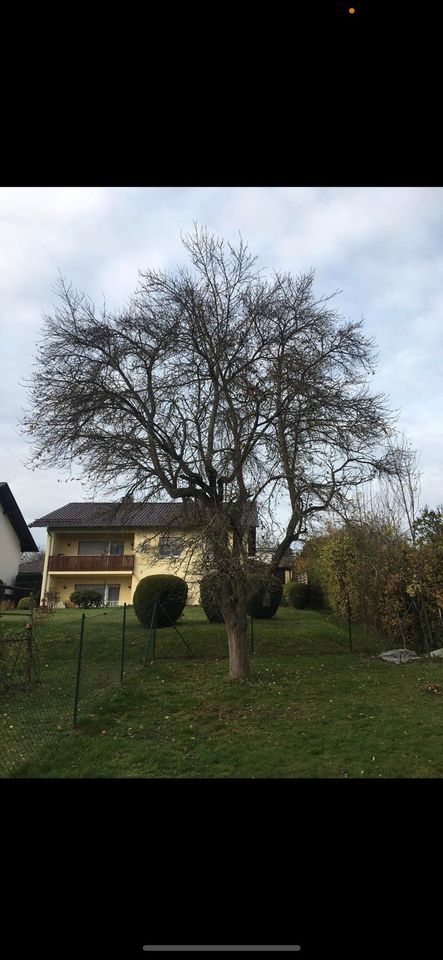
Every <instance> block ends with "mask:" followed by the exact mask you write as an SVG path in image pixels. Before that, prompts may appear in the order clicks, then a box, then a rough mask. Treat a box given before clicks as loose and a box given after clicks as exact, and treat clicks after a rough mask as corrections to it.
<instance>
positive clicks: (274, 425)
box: [23, 226, 392, 679]
mask: <svg viewBox="0 0 443 960" xmlns="http://www.w3.org/2000/svg"><path fill="white" fill-rule="evenodd" d="M183 243H184V246H185V249H186V250H187V252H188V254H189V256H190V260H191V267H190V268H189V269H184V268H177V270H176V271H175V272H161V271H154V270H148V271H147V272H146V273H143V274H140V282H139V287H138V289H137V290H136V292H135V294H134V296H133V298H132V300H131V301H130V303H129V305H128V307H127V308H126V309H124V310H122V311H121V312H119V313H109V312H108V311H107V310H106V308H105V307H103V309H102V310H101V312H100V313H98V312H97V311H96V309H95V307H94V304H93V303H92V302H91V301H90V300H89V299H88V298H87V297H86V296H85V295H84V294H80V293H78V292H77V291H76V290H74V289H73V288H72V287H71V286H70V285H69V284H67V283H66V282H65V281H64V280H63V279H62V278H60V280H59V283H58V287H57V291H58V297H59V301H58V306H57V307H56V309H55V312H54V314H53V316H48V317H46V318H45V325H44V332H43V340H42V344H41V347H40V351H39V356H38V360H37V363H36V369H35V373H34V376H33V379H32V381H31V385H30V408H29V411H28V412H27V414H26V415H25V417H24V420H23V429H24V430H25V431H26V432H27V433H28V434H29V435H30V437H31V440H32V441H33V449H34V454H33V459H32V465H33V466H34V467H35V466H39V465H42V466H53V465H58V466H62V467H68V468H70V467H71V466H72V465H73V464H79V465H80V467H81V469H82V471H83V476H84V478H85V481H86V482H87V484H88V485H89V486H90V488H91V489H92V490H94V491H95V490H98V489H102V490H103V489H104V490H106V492H107V494H111V493H112V494H114V495H115V493H118V494H119V495H121V496H122V497H125V496H126V497H129V498H131V497H134V495H137V496H139V497H140V496H141V497H143V498H147V499H149V498H154V497H157V498H158V497H160V498H164V497H169V498H173V499H181V500H182V501H183V503H184V504H186V505H188V508H189V518H190V523H191V524H192V523H194V527H195V532H196V539H197V540H198V542H199V549H200V555H202V556H203V557H204V558H205V563H206V565H207V566H210V568H211V569H212V570H214V571H215V572H216V573H217V574H218V578H217V582H218V584H219V587H218V588H217V589H218V592H219V596H218V600H219V603H220V606H221V609H222V611H223V616H224V621H225V624H226V630H227V636H228V645H229V658H230V676H231V678H233V679H244V678H246V677H247V676H248V672H249V664H248V649H247V640H246V627H247V614H246V608H247V597H248V583H250V580H249V577H250V568H251V561H250V558H249V556H248V548H247V531H248V528H249V526H250V524H251V519H252V517H253V511H254V510H255V509H256V508H257V507H259V508H260V511H261V516H262V515H263V512H264V511H265V510H266V509H267V510H268V513H269V515H271V516H272V513H273V510H274V508H275V504H276V502H278V500H279V498H281V497H282V495H283V494H285V495H287V496H288V497H289V502H290V518H289V521H288V523H287V526H286V528H285V529H284V530H283V531H282V532H281V535H280V537H279V540H278V543H277V546H276V548H275V550H274V554H273V557H272V560H271V571H275V569H276V568H277V566H278V563H279V561H280V559H281V558H282V557H283V556H284V554H285V552H286V551H287V549H288V547H290V545H291V544H292V543H294V542H296V541H297V539H298V538H299V537H300V536H301V535H302V534H303V531H304V530H305V529H306V524H307V523H309V521H310V519H311V518H312V517H313V516H315V515H317V514H319V513H321V512H322V511H327V510H331V509H335V508H344V505H345V504H346V502H347V499H348V498H349V497H350V496H351V493H352V491H353V490H355V488H356V487H358V486H359V485H360V484H362V483H364V482H365V481H367V480H368V479H369V478H371V477H374V476H375V475H376V474H378V473H380V472H383V471H385V470H387V471H389V470H390V469H391V468H392V458H390V457H389V455H385V454H384V453H383V448H382V445H383V443H384V440H385V437H386V435H387V433H389V430H390V425H391V420H392V418H391V415H390V414H389V412H388V409H387V404H386V400H385V398H384V397H383V396H382V395H380V394H379V395H372V394H371V393H370V391H369V389H368V385H367V381H368V376H369V375H370V373H371V369H372V366H373V363H374V350H373V342H372V341H371V340H369V339H367V338H366V337H365V336H364V334H363V332H362V322H361V321H360V322H356V323H352V322H350V321H344V320H343V318H341V317H340V316H339V314H338V313H337V312H336V311H335V310H333V309H332V308H331V305H330V300H331V297H329V296H325V297H320V298H318V299H316V298H315V296H314V292H313V272H309V273H306V274H303V275H301V276H299V277H297V278H294V277H293V276H292V275H291V274H289V273H287V274H281V273H276V274H273V275H272V277H270V278H265V277H264V276H263V275H262V273H261V272H259V271H258V270H257V269H256V261H255V258H253V257H251V255H250V254H249V253H248V250H247V247H246V245H245V244H244V243H243V241H242V240H241V239H240V241H239V243H238V245H237V246H232V245H231V244H224V242H223V241H221V240H219V239H217V238H215V237H214V236H212V235H210V234H208V232H207V231H206V230H204V229H199V228H197V226H195V229H194V232H193V233H192V234H191V235H189V236H186V237H184V238H183ZM197 531H198V535H197Z"/></svg>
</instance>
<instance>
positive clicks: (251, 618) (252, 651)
mask: <svg viewBox="0 0 443 960" xmlns="http://www.w3.org/2000/svg"><path fill="white" fill-rule="evenodd" d="M250 621H251V654H253V653H254V617H250Z"/></svg>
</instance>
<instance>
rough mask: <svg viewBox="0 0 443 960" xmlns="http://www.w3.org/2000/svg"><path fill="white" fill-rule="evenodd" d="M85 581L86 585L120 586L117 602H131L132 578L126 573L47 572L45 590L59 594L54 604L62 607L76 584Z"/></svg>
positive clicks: (121, 603)
mask: <svg viewBox="0 0 443 960" xmlns="http://www.w3.org/2000/svg"><path fill="white" fill-rule="evenodd" d="M82 582H83V583H85V584H86V583H87V584H88V586H91V587H93V586H94V584H97V585H99V584H100V585H102V584H103V583H107V584H108V586H110V587H112V586H117V584H118V585H119V586H120V596H119V604H120V605H121V606H123V604H124V603H132V578H131V576H130V575H129V576H128V574H127V573H126V574H125V573H122V574H119V573H102V574H100V573H83V572H82V573H69V574H67V573H62V574H60V573H59V574H52V575H51V574H49V575H48V580H47V586H46V591H48V590H53V591H56V592H57V593H58V594H59V600H58V602H57V603H56V606H57V607H59V608H61V609H63V606H64V603H65V601H66V600H69V597H70V595H71V593H73V591H74V590H75V588H76V586H78V585H79V584H81V583H82Z"/></svg>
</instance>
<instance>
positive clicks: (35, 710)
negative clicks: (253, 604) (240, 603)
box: [0, 606, 368, 777]
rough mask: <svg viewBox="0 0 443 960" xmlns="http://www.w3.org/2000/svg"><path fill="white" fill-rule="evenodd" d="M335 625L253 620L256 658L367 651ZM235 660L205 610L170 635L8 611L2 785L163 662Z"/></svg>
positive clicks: (93, 613) (301, 614) (0, 730)
mask: <svg viewBox="0 0 443 960" xmlns="http://www.w3.org/2000/svg"><path fill="white" fill-rule="evenodd" d="M332 620H333V618H329V617H328V618H327V621H325V624H326V622H327V630H325V631H323V630H322V631H321V633H319V631H318V620H317V619H316V615H315V614H313V613H312V612H310V611H304V610H301V611H290V610H288V609H287V608H282V609H280V610H279V611H278V616H277V617H276V618H272V619H271V620H252V619H250V618H249V619H248V638H249V649H250V652H251V654H255V655H257V656H258V657H265V658H266V657H267V656H275V655H276V653H278V654H279V655H283V656H289V657H293V656H305V655H312V653H316V654H317V655H319V656H320V655H321V656H324V655H325V654H328V653H329V654H337V653H345V652H346V651H347V650H349V649H351V650H354V652H357V651H358V650H360V651H361V650H363V651H364V650H365V649H366V647H367V642H368V641H367V638H366V637H365V636H364V635H363V634H362V633H361V631H359V630H358V631H357V630H356V631H355V636H353V642H352V644H351V645H349V640H348V636H347V630H345V629H344V624H343V623H338V622H337V623H334V622H331V621H332ZM30 621H32V629H29V623H30ZM227 655H228V650H227V637H226V628H225V626H224V624H212V623H211V624H210V623H208V621H207V618H206V616H205V613H204V611H203V609H202V608H200V607H188V608H187V609H186V611H185V612H184V615H183V616H182V617H180V618H179V619H178V621H177V623H176V624H171V625H169V626H168V627H162V628H158V627H156V626H155V624H151V625H150V628H146V627H142V625H141V624H140V623H139V621H138V620H137V618H136V616H135V613H134V611H133V608H132V607H129V608H127V607H126V606H124V607H115V608H107V609H102V608H100V609H98V610H88V611H86V612H83V611H80V610H72V611H71V610H64V611H55V612H54V613H53V614H42V613H39V612H37V613H36V614H35V615H32V613H31V614H30V613H29V612H27V611H23V612H22V611H0V776H1V777H8V776H15V775H18V776H19V775H20V773H19V770H20V767H21V766H22V765H23V764H24V763H26V761H27V760H30V759H32V758H34V757H35V756H36V755H38V754H41V753H42V752H44V750H45V746H48V745H49V744H50V742H51V741H52V740H53V738H54V737H57V736H58V737H61V736H63V735H66V736H67V735H69V734H70V733H72V729H73V726H75V725H76V724H79V723H81V722H82V720H83V719H85V718H86V717H87V716H88V715H91V714H92V713H93V710H94V707H95V705H96V704H97V702H98V701H99V700H100V699H101V698H102V697H104V696H106V695H108V694H109V693H111V692H112V691H113V690H116V689H118V687H120V686H121V685H122V684H124V682H125V680H126V679H127V678H129V677H131V676H134V675H136V674H137V672H138V671H140V670H143V669H146V668H149V667H150V666H151V665H152V664H153V663H154V662H155V661H157V660H180V659H182V658H188V657H191V658H194V659H199V660H211V659H213V660H218V659H224V658H226V657H227Z"/></svg>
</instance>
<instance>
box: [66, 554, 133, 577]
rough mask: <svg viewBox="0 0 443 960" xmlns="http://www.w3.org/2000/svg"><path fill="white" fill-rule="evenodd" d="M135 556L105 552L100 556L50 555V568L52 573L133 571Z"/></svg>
mask: <svg viewBox="0 0 443 960" xmlns="http://www.w3.org/2000/svg"><path fill="white" fill-rule="evenodd" d="M133 569H134V557H133V556H132V555H131V554H127V555H125V554H119V555H118V554H116V555H115V556H114V555H112V554H111V555H109V554H103V555H101V556H99V557H88V556H83V557H64V556H59V557H49V563H48V570H49V572H50V573H82V572H84V573H86V572H87V573H91V572H92V571H100V572H101V571H106V572H107V573H121V572H122V571H125V572H126V573H132V571H133Z"/></svg>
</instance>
